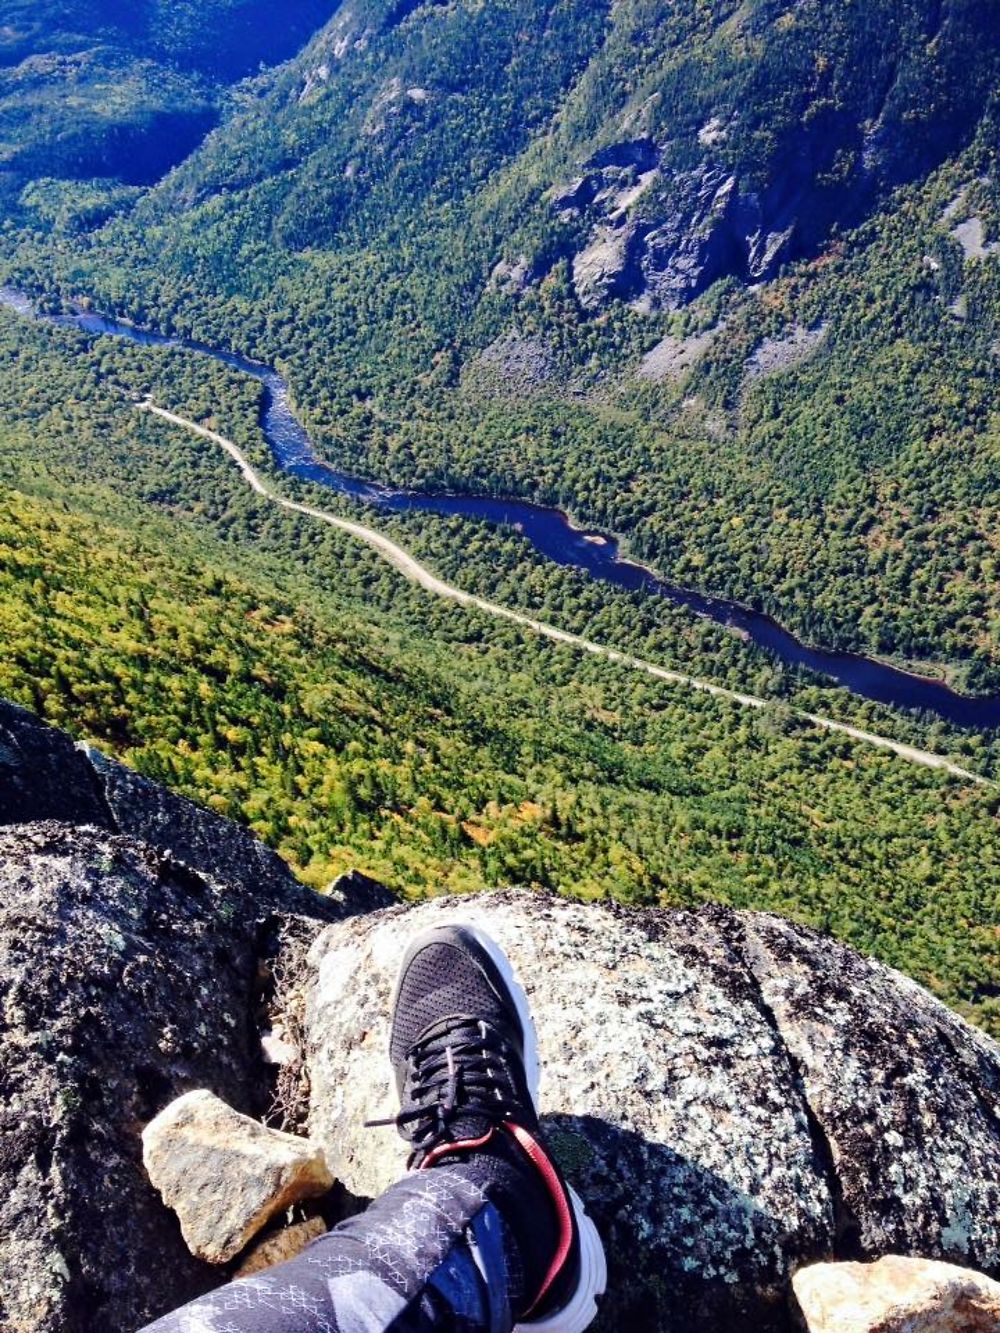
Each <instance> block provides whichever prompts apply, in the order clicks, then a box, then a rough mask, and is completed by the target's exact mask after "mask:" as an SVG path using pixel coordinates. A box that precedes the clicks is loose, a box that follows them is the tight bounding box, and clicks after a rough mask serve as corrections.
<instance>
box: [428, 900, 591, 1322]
mask: <svg viewBox="0 0 1000 1333" xmlns="http://www.w3.org/2000/svg"><path fill="white" fill-rule="evenodd" d="M448 924H449V925H460V926H461V927H462V929H463V930H466V931H468V933H469V934H470V935H472V936H473V938H474V939H475V941H476V943H477V944H478V945H479V947H480V948H481V949H482V951H483V952H484V953H485V954H486V955H487V957H488V958H489V960H490V962H491V963H492V964H493V966H494V967H495V968H496V970H497V972H499V974H500V977H501V978H502V980H503V983H504V985H505V986H506V988H507V992H508V994H509V995H510V997H511V999H512V1000H513V1001H514V1007H515V1009H516V1010H517V1016H518V1019H519V1021H520V1023H521V1031H522V1032H523V1034H524V1072H525V1075H526V1077H527V1082H528V1091H529V1092H530V1093H531V1100H532V1103H533V1105H534V1107H535V1112H536V1114H537V1113H538V1088H539V1084H540V1082H541V1063H540V1061H539V1059H538V1037H537V1034H536V1032H535V1020H534V1019H533V1018H532V1016H531V1007H530V1005H529V1004H528V997H527V995H526V994H525V992H524V989H523V987H522V986H521V983H520V982H519V981H518V980H517V978H516V977H515V975H514V969H513V967H512V966H511V963H510V959H509V958H508V957H507V955H506V954H505V953H504V951H503V949H501V948H500V945H499V944H497V942H496V940H494V939H492V938H491V936H489V935H487V933H486V932H485V930H482V929H481V928H480V927H479V926H473V925H470V924H469V923H468V922H465V921H462V922H457V921H456V922H449V923H448ZM566 1188H567V1190H568V1191H569V1197H570V1202H571V1203H572V1205H573V1215H574V1217H575V1219H576V1226H577V1232H578V1234H579V1237H580V1281H579V1282H578V1283H577V1286H576V1290H575V1291H574V1292H573V1295H572V1296H571V1297H570V1299H569V1301H568V1302H567V1303H566V1304H565V1305H564V1306H562V1307H561V1308H560V1309H558V1310H556V1311H554V1312H553V1313H552V1314H551V1315H549V1316H548V1317H547V1318H545V1319H532V1320H528V1321H527V1322H526V1323H523V1324H515V1325H514V1333H583V1330H584V1329H585V1328H588V1327H589V1326H590V1325H591V1324H592V1323H593V1322H594V1320H595V1319H596V1318H597V1298H598V1297H599V1296H603V1295H604V1292H605V1290H606V1289H607V1285H608V1261H607V1256H606V1255H605V1253H604V1245H603V1244H602V1242H601V1238H600V1236H599V1235H598V1233H597V1228H596V1227H595V1226H594V1223H593V1222H592V1221H591V1219H590V1218H589V1217H588V1216H587V1212H586V1210H585V1208H584V1206H583V1201H582V1200H581V1198H580V1196H579V1195H578V1194H577V1192H576V1190H574V1189H573V1186H572V1185H570V1184H567V1186H566Z"/></svg>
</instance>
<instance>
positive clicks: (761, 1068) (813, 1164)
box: [308, 893, 1000, 1333]
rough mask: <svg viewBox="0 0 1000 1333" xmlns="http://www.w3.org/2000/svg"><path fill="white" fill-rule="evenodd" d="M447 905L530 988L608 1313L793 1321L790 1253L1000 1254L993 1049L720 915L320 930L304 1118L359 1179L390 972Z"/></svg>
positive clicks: (854, 968)
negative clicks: (600, 1246) (600, 1241)
mask: <svg viewBox="0 0 1000 1333" xmlns="http://www.w3.org/2000/svg"><path fill="white" fill-rule="evenodd" d="M458 916H461V917H464V918H470V917H471V918H472V919H473V920H475V921H478V922H479V923H480V924H482V925H483V926H484V927H485V928H486V929H488V930H489V931H490V932H491V933H492V934H493V935H494V936H495V937H496V938H497V939H499V941H500V942H501V944H502V945H503V946H504V948H505V949H506V950H507V951H508V953H509V955H510V957H511V959H512V961H513V963H514V965H515V968H516V970H517V971H518V974H519V976H520V978H521V980H522V983H523V984H525V986H526V988H527V990H528V992H529V995H530V998H531V1001H532V1006H533V1009H534V1012H535V1014H536V1018H537V1022H538V1028H539V1038H540V1047H541V1054H542V1059H543V1062H544V1066H545V1073H544V1077H543V1084H542V1111H543V1118H544V1121H545V1123H546V1126H547V1130H548V1133H549V1134H550V1136H551V1139H552V1142H553V1146H554V1149H555V1151H556V1152H557V1153H558V1155H559V1156H560V1158H561V1160H562V1161H563V1164H564V1165H565V1167H566V1169H567V1171H568V1173H569V1175H570V1176H571V1178H572V1179H573V1181H574V1183H575V1184H576V1186H577V1187H578V1189H579V1190H580V1192H581V1194H582V1195H583V1197H584V1198H585V1199H586V1200H588V1203H589V1206H590V1208H591V1211H592V1212H593V1214H594V1216H595V1218H596V1220H597V1223H598V1226H599V1229H600V1230H601V1232H602V1235H603V1236H604V1238H605V1241H606V1243H607V1246H608V1250H609V1258H610V1264H611V1271H610V1281H609V1292H608V1296H607V1297H606V1298H605V1303H604V1308H603V1314H602V1320H601V1326H602V1327H603V1328H605V1329H633V1328H642V1329H650V1330H654V1329H655V1330H664V1333H681V1331H682V1330H684V1331H685V1333H686V1331H687V1330H690V1329H692V1328H700V1329H704V1330H712V1331H713V1333H722V1331H725V1333H728V1331H729V1330H736V1329H747V1328H752V1329H754V1330H755V1333H764V1331H767V1330H786V1329H788V1328H790V1327H791V1318H792V1316H791V1313H790V1309H789V1305H788V1302H787V1291H788V1282H789V1278H790V1276H791V1274H792V1273H793V1272H795V1271H796V1270H797V1269H798V1268H800V1267H802V1266H804V1265H805V1264H808V1263H812V1262H815V1261H819V1260H825V1259H832V1258H851V1259H853V1258H864V1257H869V1256H874V1255H878V1254H880V1253H884V1252H885V1251H886V1250H889V1249H892V1250H895V1251H897V1252H899V1251H902V1252H904V1253H905V1252H907V1251H909V1252H912V1253H921V1254H925V1255H930V1256H936V1257H941V1258H944V1259H948V1260H950V1261H952V1262H955V1263H959V1264H963V1265H970V1266H972V1267H975V1268H980V1269H982V1270H984V1271H987V1272H993V1273H998V1272H1000V1237H998V1235H997V1232H996V1227H995V1219H996V1217H997V1215H998V1210H1000V1184H998V1181H1000V1119H998V1111H1000V1049H998V1048H997V1046H996V1045H995V1044H994V1043H993V1042H991V1041H990V1040H989V1039H987V1038H986V1037H983V1036H981V1035H980V1034H978V1033H976V1032H975V1031H973V1030H972V1029H971V1028H969V1027H968V1026H967V1025H966V1024H965V1023H963V1022H962V1020H960V1019H959V1018H957V1017H956V1016H955V1015H953V1014H951V1013H950V1012H949V1011H948V1010H946V1009H945V1008H944V1007H943V1006H941V1005H940V1004H938V1003H937V1001H935V1000H934V999H933V998H932V997H931V996H930V995H929V994H928V993H927V992H925V991H923V990H922V989H921V988H920V987H918V986H916V985H914V984H913V983H912V982H909V981H907V980H905V979H904V978H903V977H901V976H900V975H899V974H897V973H895V972H893V971H891V970H890V969H887V968H885V967H882V966H880V965H879V964H876V963H873V962H869V961H866V960H864V959H862V958H860V957H859V956H858V955H856V954H854V953H852V952H851V951H850V950H848V949H845V948H843V947H841V946H839V945H837V944H835V943H834V942H832V941H831V940H829V939H826V938H824V937H821V936H819V935H817V934H815V933H814V932H812V931H808V930H805V929H802V928H799V927H795V926H791V925H788V924H787V923H785V922H783V921H781V920H780V919H779V918H775V917H769V916H764V915H760V914H755V913H735V912H731V911H727V910H724V909H721V908H707V909H704V910H702V911H700V912H694V913H692V912H648V911H647V912H629V911H625V910H622V909H612V908H610V907H607V906H603V905H597V904H586V905H583V904H577V903H572V902H568V901H565V900H562V899H558V898H550V897H545V896H538V895H533V894H528V893H504V894H495V895H490V896H488V897H486V896H483V897H477V898H473V899H463V900H462V901H461V902H460V903H456V902H454V901H441V900H438V901H435V902H432V903H428V904H425V905H422V906H420V907H416V908H411V909H401V908H394V909H390V910H388V911H385V912H379V913H375V914H372V915H370V916H366V917H363V918H355V919H353V920H351V921H348V922H345V923H342V924H338V925H335V926H332V927H330V928H328V929H327V930H326V931H324V932H323V934H322V935H321V936H320V937H319V939H318V940H317V942H316V944H315V945H314V946H313V960H314V963H315V965H316V968H317V980H316V982H315V985H314V988H313V991H312V995H311V998H310V1002H309V1021H308V1028H309V1045H310V1051H309V1059H310V1064H311V1070H312V1108H311V1117H310V1124H311V1132H312V1134H313V1135H314V1137H316V1138H317V1139H318V1141H319V1142H321V1143H322V1144H323V1146H324V1148H325V1150H326V1153H327V1156H328V1160H329V1162H330V1165H331V1168H332V1169H333V1171H334V1173H335V1174H336V1175H338V1176H339V1177H340V1178H341V1179H342V1180H343V1182H344V1184H345V1186H346V1187H347V1189H348V1190H350V1191H351V1192H353V1193H354V1194H357V1195H360V1196H370V1195H372V1194H374V1193H376V1192H378V1191H379V1190H380V1189H382V1188H383V1186H384V1185H386V1184H387V1183H388V1182H389V1181H390V1180H391V1179H392V1178H393V1177H394V1176H395V1175H396V1174H397V1173H398V1172H399V1171H400V1170H401V1168H402V1162H403V1157H404V1152H403V1148H404V1145H403V1144H402V1143H398V1144H397V1143H396V1142H394V1140H393V1137H392V1132H391V1131H382V1135H383V1136H382V1137H379V1135H378V1134H377V1133H376V1132H373V1131H372V1130H370V1129H363V1128H362V1127H361V1126H362V1121H363V1120H364V1119H365V1118H366V1116H369V1117H370V1116H371V1115H372V1114H380V1113H388V1112H389V1111H391V1108H392V1105H393V1095H392V1091H391V1089H390V1079H389V1071H388V1066H387V1060H386V1054H385V1051H386V1041H387V1022H386V1013H387V1008H388V1002H389V993H390V988H391V985H392V981H393V976H394V972H395V969H396V966H397V965H398V962H399V959H400V957H401V955H402V953H403V950H404V948H405V944H406V941H407V939H408V938H409V937H410V936H411V935H412V933H413V932H414V931H415V930H417V929H419V928H421V927H423V926H425V925H428V924H430V923H433V922H435V921H439V920H441V919H443V918H445V917H447V918H451V919H455V918H456V917H458ZM949 1108H950V1112H949Z"/></svg>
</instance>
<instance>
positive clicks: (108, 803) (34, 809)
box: [0, 699, 386, 921]
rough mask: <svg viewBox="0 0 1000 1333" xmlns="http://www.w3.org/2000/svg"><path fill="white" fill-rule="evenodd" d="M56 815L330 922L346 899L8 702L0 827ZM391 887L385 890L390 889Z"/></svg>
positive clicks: (3, 705)
mask: <svg viewBox="0 0 1000 1333" xmlns="http://www.w3.org/2000/svg"><path fill="white" fill-rule="evenodd" d="M41 819H56V820H60V821H62V822H64V823H67V824H92V825H94V826H95V827H98V828H103V829H108V830H110V831H111V832H114V833H124V834H127V835H129V836H131V837H135V838H139V839H141V840H142V841H143V842H146V843H149V844H150V845H152V846H154V847H158V848H159V849H160V850H161V851H167V852H171V853H172V854H173V855H174V856H175V857H176V859H177V860H178V861H182V862H183V863H184V864H185V865H187V866H189V867H190V868H191V869H192V870H195V871H198V872H199V873H200V874H205V875H208V876H209V877H210V878H212V879H213V880H215V881H216V882H218V883H219V884H226V885H229V886H230V887H232V888H233V889H234V890H236V891H237V892H238V893H240V894H245V893H247V892H248V891H249V892H250V893H252V895H253V902H254V906H255V912H257V913H258V914H260V913H262V912H263V911H264V910H266V908H267V907H269V906H270V907H273V908H274V909H275V910H276V911H278V912H289V911H292V912H299V913H301V914H303V915H305V916H309V917H313V918H321V919H325V920H327V921H334V920H337V919H338V918H339V917H340V916H342V915H343V908H342V906H341V904H340V902H339V901H338V900H332V901H329V902H327V901H325V900H324V899H322V898H320V897H319V896H318V895H317V894H315V893H311V892H310V891H309V890H308V889H306V888H304V887H303V886H302V885H301V884H300V883H299V882H298V880H296V878H295V876H294V875H293V874H292V872H291V871H290V870H289V868H288V866H287V864H286V863H285V862H284V861H283V860H282V859H281V857H280V856H278V855H277V853H275V852H272V851H271V850H270V848H268V847H265V846H264V844H263V843H262V842H261V841H260V840H259V839H258V838H255V837H254V836H253V834H252V833H250V832H248V831H247V830H246V829H244V828H241V827H240V826H239V825H238V824H234V823H233V822H232V820H229V819H224V818H222V816H221V815H217V814H214V813H213V812H212V811H211V810H205V809H203V808H202V807H201V806H198V805H195V803H194V802H193V801H188V800H185V799H184V797H183V796H178V795H176V794H175V793H174V792H171V791H168V790H167V789H166V788H165V787H161V786H159V784H158V783H155V782H151V781H150V780H149V779H148V778H144V777H142V775H141V774H139V773H136V772H134V771H133V770H132V769H130V768H126V767H125V765H124V764H119V763H117V762H116V761H115V760H114V759H110V758H108V756H107V755H105V754H102V753H101V752H100V751H99V750H96V749H94V748H93V746H90V745H83V744H81V745H74V744H73V742H72V741H71V740H70V738H69V737H68V736H67V735H66V734H65V733H64V732H61V731H59V730H57V729H56V728H55V727H50V726H47V725H46V724H45V723H44V722H42V721H41V720H40V719H39V718H37V717H35V715H34V714H33V713H30V712H28V710H27V709H25V708H19V707H17V705H15V704H11V703H8V702H7V701H6V700H3V699H0V825H4V824H20V823H30V822H35V821H38V820H41ZM385 892H386V891H385V890H384V889H383V890H382V893H383V894H385Z"/></svg>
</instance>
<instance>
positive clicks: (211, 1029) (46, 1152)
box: [0, 823, 270, 1333]
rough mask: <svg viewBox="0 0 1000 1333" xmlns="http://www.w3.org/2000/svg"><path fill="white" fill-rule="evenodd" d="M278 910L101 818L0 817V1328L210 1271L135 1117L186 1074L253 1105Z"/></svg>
mask: <svg viewBox="0 0 1000 1333" xmlns="http://www.w3.org/2000/svg"><path fill="white" fill-rule="evenodd" d="M269 911H270V909H269V908H268V907H267V906H264V907H263V909H261V908H260V907H258V905H257V904H256V903H255V901H254V899H253V897H252V895H248V894H247V892H246V891H237V890H235V889H231V888H228V887H225V886H221V885H219V884H217V883H216V882H215V881H213V880H210V879H208V878H207V877H205V876H201V875H198V874H196V873H195V872H194V871H192V870H191V869H190V867H187V866H185V865H183V864H182V863H180V862H179V861H177V860H176V859H174V858H172V857H171V856H169V855H168V854H165V853H163V852H160V851H158V850H154V849H152V848H150V847H148V846H146V845H144V844H142V843H140V842H138V841H136V840H134V839H130V838H124V837H121V836H117V835H114V834H112V833H110V832H108V831H106V830H102V829H97V828H93V827H90V828H76V827H72V826H70V825H66V824H57V823H36V824H20V825H14V826H12V827H9V828H3V829H0V1010H2V1012H3V1015H4V1022H3V1025H2V1026H0V1069H2V1070H3V1074H2V1091H3V1096H2V1104H0V1186H2V1188H0V1235H2V1236H3V1243H2V1244H0V1310H2V1311H3V1315H4V1318H5V1319H6V1320H7V1323H6V1324H5V1325H4V1328H5V1333H6V1330H8V1329H9V1330H10V1333H90V1330H93V1329H96V1328H102V1329H104V1328H106V1329H134V1328H138V1327H139V1326H141V1325H142V1324H144V1323H146V1322H147V1321H148V1320H150V1319H152V1318H154V1317H155V1316H157V1315H159V1314H162V1313H164V1312H165V1311H166V1310H167V1309H169V1308H170V1307H171V1306H173V1305H176V1304H179V1303H181V1302H182V1301H184V1300H188V1299H190V1298H191V1297H193V1296H195V1295H197V1294H199V1293H200V1292H201V1291H204V1290H206V1289H207V1288H208V1287H209V1286H211V1285H213V1284H214V1283H215V1282H216V1281H217V1280H218V1279H217V1277H216V1274H215V1273H214V1271H212V1270H210V1269H208V1267H207V1266H206V1265H205V1264H203V1263H201V1262H200V1261H198V1260H196V1259H194V1258H193V1257H192V1256H191V1255H190V1254H189V1253H188V1251H187V1248H186V1247H185V1245H184V1243H183V1241H182V1239H181V1235H180V1232H179V1230H178V1228H177V1223H176V1220H175V1219H174V1218H173V1217H172V1216H171V1215H170V1213H169V1212H168V1211H167V1210H166V1209H165V1208H164V1206H163V1204H162V1202H161V1201H160V1199H159V1197H158V1196H157V1194H156V1191H155V1190H154V1189H153V1187H152V1186H151V1185H150V1184H149V1182H148V1180H147V1179H146V1176H145V1172H144V1171H143V1167H142V1159H141V1143H140V1139H139V1131H140V1128H141V1126H142V1125H143V1124H144V1123H145V1122H146V1121H148V1120H149V1119H150V1118H151V1117H152V1116H154V1115H155V1114H156V1113H157V1112H158V1111H159V1110H160V1109H161V1107H162V1106H164V1105H165V1104H166V1103H167V1102H168V1101H170V1100H171V1098H173V1097H175V1096H177V1095H178V1094H179V1093H182V1092H185V1091H187V1090H189V1089H191V1088H195V1087H211V1088H213V1089H214V1090H215V1091H216V1092H217V1093H219V1094H220V1095H221V1096H223V1097H225V1098H226V1099H227V1100H228V1101H230V1102H231V1103H232V1104H233V1105H235V1106H238V1107H241V1108H242V1109H243V1110H246V1111H248V1112H254V1113H257V1112H259V1111H261V1110H263V1106H262V1105H260V1099H261V1097H262V1096H263V1095H264V1094H265V1093H266V1089H267V1079H266V1077H265V1076H264V1074H263V1067H262V1063H261V1060H260V1054H259V1047H258V1043H257V1041H256V1040H255V1034H254V1031H253V1025H252V1023H251V1021H250V1015H251V1013H252V1010H253V1005H254V999H255V991H254V987H255V976H256V971H257V954H258V936H259V934H260V930H261V918H262V916H267V915H268V913H269ZM0 1322H2V1320H0Z"/></svg>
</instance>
